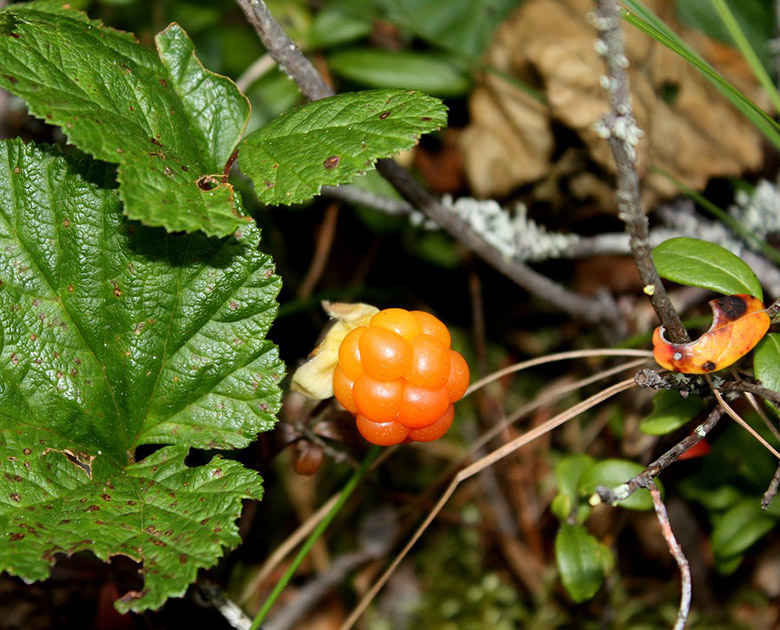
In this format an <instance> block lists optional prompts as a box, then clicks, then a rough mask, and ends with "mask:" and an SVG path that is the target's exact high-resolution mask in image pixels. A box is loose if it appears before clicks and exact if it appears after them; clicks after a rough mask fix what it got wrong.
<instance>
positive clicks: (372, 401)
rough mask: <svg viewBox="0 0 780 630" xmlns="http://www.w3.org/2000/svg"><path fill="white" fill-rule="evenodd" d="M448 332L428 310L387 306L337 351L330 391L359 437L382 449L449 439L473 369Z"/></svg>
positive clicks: (347, 336) (352, 333)
mask: <svg viewBox="0 0 780 630" xmlns="http://www.w3.org/2000/svg"><path fill="white" fill-rule="evenodd" d="M450 344H451V338H450V333H449V331H448V330H447V327H446V326H445V325H444V324H443V323H442V322H441V321H439V320H438V319H437V318H436V317H434V316H433V315H430V314H429V313H425V312H423V311H407V310H404V309H401V308H389V309H386V310H384V311H379V312H378V313H376V314H375V315H373V316H372V317H371V319H370V320H369V322H368V325H367V326H359V327H358V328H355V329H354V330H352V331H351V332H349V333H348V334H347V335H346V336H345V337H344V339H343V341H342V342H341V345H340V346H339V350H338V364H337V365H336V368H335V370H334V371H333V393H334V395H335V396H336V399H337V400H338V401H339V402H340V403H341V404H342V405H343V406H344V408H345V409H347V410H348V411H350V412H352V413H354V414H355V419H356V422H357V428H358V431H359V432H360V434H361V435H362V436H363V437H364V438H365V439H366V440H368V441H369V442H372V443H374V444H379V445H381V446H390V445H392V444H399V443H401V442H403V441H405V440H406V441H417V442H430V441H432V440H436V439H438V438H440V437H441V436H442V435H444V434H445V433H446V432H447V430H448V429H449V428H450V426H451V425H452V420H453V417H454V415H455V410H454V407H453V403H454V402H455V401H457V400H459V399H460V398H462V397H463V395H464V394H465V392H466V389H467V388H468V384H469V368H468V365H467V364H466V361H465V360H464V358H463V357H462V356H461V355H460V354H459V353H457V352H455V351H454V350H452V349H451V348H450Z"/></svg>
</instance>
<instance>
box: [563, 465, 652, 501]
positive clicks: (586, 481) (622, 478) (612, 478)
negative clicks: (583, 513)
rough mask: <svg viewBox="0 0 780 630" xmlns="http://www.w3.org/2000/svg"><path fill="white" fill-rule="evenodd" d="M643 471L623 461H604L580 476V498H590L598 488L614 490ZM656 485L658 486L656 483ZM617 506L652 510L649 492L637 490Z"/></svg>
mask: <svg viewBox="0 0 780 630" xmlns="http://www.w3.org/2000/svg"><path fill="white" fill-rule="evenodd" d="M643 470H644V468H643V467H642V466H640V465H639V464H636V463H634V462H630V461H628V460H624V459H605V460H603V461H601V462H599V463H597V464H594V465H593V466H591V467H590V468H588V469H587V470H585V471H584V472H583V473H582V475H581V476H580V481H579V486H578V489H579V493H580V496H583V497H590V496H591V495H592V494H593V493H594V492H596V488H597V487H598V486H606V487H607V488H613V489H614V488H615V487H616V486H619V485H621V484H624V483H627V482H628V481H629V480H630V479H631V478H632V477H635V476H636V475H638V474H639V473H641V472H642V471H643ZM656 483H657V484H658V485H659V487H660V484H659V483H658V481H656ZM618 505H619V506H620V507H622V508H627V509H629V510H652V509H653V498H652V497H651V496H650V492H649V491H648V490H645V489H644V488H639V489H638V490H637V491H636V492H634V493H633V494H632V495H631V496H630V497H628V498H627V499H625V500H623V501H620V502H619V503H618Z"/></svg>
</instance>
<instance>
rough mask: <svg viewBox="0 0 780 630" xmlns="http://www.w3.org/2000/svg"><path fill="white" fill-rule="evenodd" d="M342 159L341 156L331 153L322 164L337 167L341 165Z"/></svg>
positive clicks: (326, 166)
mask: <svg viewBox="0 0 780 630" xmlns="http://www.w3.org/2000/svg"><path fill="white" fill-rule="evenodd" d="M340 161H341V157H340V156H338V155H331V156H330V157H329V158H327V159H326V160H325V161H324V162H323V163H322V166H323V167H325V168H327V169H331V168H336V167H337V166H338V165H339V162H340Z"/></svg>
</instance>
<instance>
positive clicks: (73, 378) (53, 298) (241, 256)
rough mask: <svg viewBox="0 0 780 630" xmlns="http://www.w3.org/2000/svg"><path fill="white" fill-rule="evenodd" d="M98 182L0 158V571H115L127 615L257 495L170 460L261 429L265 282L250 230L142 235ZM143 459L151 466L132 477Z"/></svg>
mask: <svg viewBox="0 0 780 630" xmlns="http://www.w3.org/2000/svg"><path fill="white" fill-rule="evenodd" d="M113 176H114V173H113V169H112V168H111V167H110V166H109V165H107V164H105V163H103V162H97V161H93V160H89V159H83V158H82V159H76V158H65V157H62V156H61V155H60V153H59V151H57V150H56V149H54V148H50V147H44V148H37V147H34V146H32V145H24V144H23V143H22V142H20V141H10V142H2V143H0V239H2V247H0V329H1V330H2V339H3V344H2V348H0V452H2V453H3V457H0V540H2V542H0V570H5V571H8V572H10V573H12V574H14V575H18V576H20V577H22V578H24V579H25V580H39V579H43V578H45V577H46V576H47V575H48V572H49V570H50V565H51V564H53V562H54V559H55V555H56V554H58V553H63V554H73V553H77V552H79V551H92V552H93V553H95V555H97V556H98V557H99V558H102V559H104V560H108V559H109V558H110V557H111V556H113V555H116V554H123V555H126V556H128V557H130V558H133V559H134V560H137V561H138V562H140V563H142V565H143V575H144V578H145V585H144V588H143V590H141V591H139V592H137V593H134V594H128V596H127V597H125V598H123V599H122V600H120V602H119V607H120V609H122V610H128V609H133V610H144V609H147V608H155V607H157V606H159V605H160V604H162V603H163V602H164V601H165V599H166V598H168V597H172V596H177V595H181V594H182V593H183V592H184V590H185V589H186V588H187V586H188V584H189V583H190V582H192V581H193V580H194V579H195V575H196V573H197V570H198V568H199V567H207V566H212V565H213V564H214V563H216V561H217V559H218V558H219V557H220V556H221V555H222V553H223V551H224V549H225V548H226V547H231V546H235V545H236V544H238V542H239V536H238V530H237V528H236V526H235V520H236V518H237V517H238V516H239V514H240V510H241V502H242V500H243V499H245V498H259V497H260V495H261V486H260V479H259V477H258V476H257V475H256V473H254V472H252V471H249V470H246V469H245V468H243V466H242V465H240V464H239V463H237V462H233V461H225V460H222V459H220V458H215V459H212V460H211V462H210V463H208V464H207V465H205V466H190V465H187V464H185V457H186V455H187V453H188V451H189V449H190V448H191V447H196V448H202V449H232V448H238V447H243V446H246V445H248V444H249V443H250V442H252V441H253V440H254V438H255V436H256V435H257V433H258V432H260V431H265V430H268V429H270V428H271V427H273V425H274V423H275V414H276V412H277V411H278V409H279V405H280V398H281V393H280V391H279V388H278V383H279V381H280V379H281V378H282V376H283V373H284V367H283V365H282V364H281V362H280V360H279V357H278V352H277V350H276V348H275V347H274V345H273V344H272V343H271V342H270V341H268V340H267V339H266V338H265V337H266V333H267V332H268V329H269V327H270V325H271V323H272V322H273V320H274V318H275V315H276V309H277V305H276V299H275V298H276V295H277V293H278V292H279V289H280V282H279V278H278V277H277V276H276V275H275V274H274V266H273V262H272V260H271V259H270V257H269V256H267V255H265V254H263V253H261V252H260V251H259V250H258V245H259V242H260V238H259V232H258V230H257V229H256V228H255V227H253V226H251V225H249V226H247V227H246V228H244V229H243V230H240V231H238V232H237V233H236V234H235V235H234V236H233V237H231V238H228V239H221V240H219V239H214V238H208V237H206V236H204V235H203V234H202V233H196V234H191V235H185V234H178V235H171V234H168V233H166V232H165V231H164V230H162V229H160V228H147V227H144V226H142V225H141V224H139V223H138V222H135V221H129V220H128V219H127V218H126V217H125V216H123V214H122V210H121V202H120V199H119V195H118V194H117V191H116V187H115V180H114V178H113ZM236 201H237V203H240V200H239V199H236ZM145 444H147V445H148V444H159V445H163V448H162V449H160V450H157V451H156V452H155V453H154V454H153V455H151V456H149V457H147V458H146V459H143V460H141V461H135V459H136V449H137V448H138V447H139V446H141V445H145ZM31 522H34V523H35V525H34V527H32V528H31V526H30V523H31Z"/></svg>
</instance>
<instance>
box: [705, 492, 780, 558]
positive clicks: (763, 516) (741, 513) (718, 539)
mask: <svg viewBox="0 0 780 630" xmlns="http://www.w3.org/2000/svg"><path fill="white" fill-rule="evenodd" d="M775 525H777V517H775V516H772V515H769V514H767V513H766V512H764V511H763V510H762V509H761V503H760V501H759V499H758V498H757V497H750V498H745V499H743V500H742V501H740V502H739V503H737V504H736V505H734V506H733V507H731V508H730V509H729V510H728V511H727V512H726V513H725V514H723V515H721V516H719V517H718V518H717V520H716V523H715V528H714V529H713V530H712V550H713V552H714V553H715V557H716V559H717V561H718V564H719V565H720V564H721V563H722V562H727V561H729V560H732V559H734V558H735V557H738V556H741V555H742V554H743V553H745V551H747V549H748V548H749V547H750V546H751V545H752V544H753V543H755V542H756V541H757V540H759V539H760V538H762V537H763V536H764V535H765V534H766V533H767V532H769V531H770V530H771V529H773V528H774V527H775Z"/></svg>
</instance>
